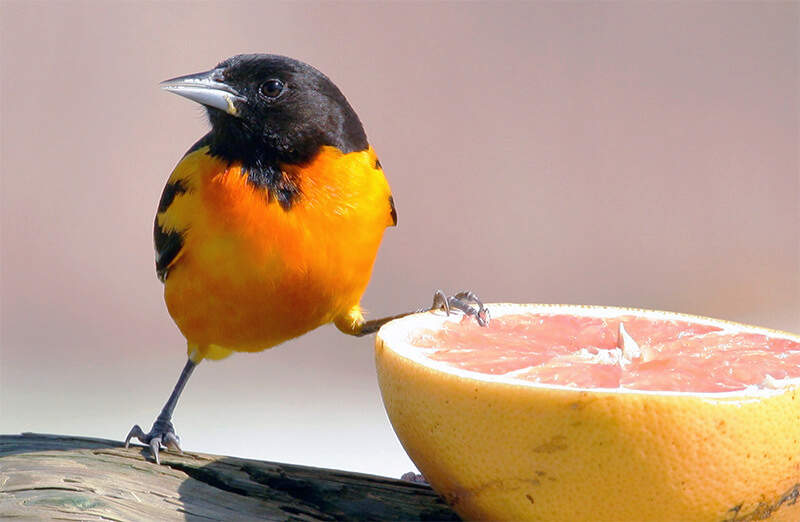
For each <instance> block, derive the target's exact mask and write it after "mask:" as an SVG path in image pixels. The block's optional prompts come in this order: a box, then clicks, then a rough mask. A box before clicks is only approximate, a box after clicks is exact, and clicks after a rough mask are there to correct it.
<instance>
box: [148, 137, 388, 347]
mask: <svg viewBox="0 0 800 522" xmlns="http://www.w3.org/2000/svg"><path fill="white" fill-rule="evenodd" d="M375 163H376V158H375V153H374V151H373V150H372V149H371V148H370V149H369V150H367V151H362V152H353V153H350V154H342V153H341V152H340V151H338V150H337V149H335V148H332V147H325V148H323V150H322V151H321V152H320V154H319V155H318V156H317V157H316V158H315V159H314V160H313V162H312V163H311V164H310V165H307V166H305V167H296V166H287V167H286V168H285V171H286V172H287V174H288V175H289V176H290V177H291V178H293V179H296V180H297V182H298V184H299V187H300V192H301V196H300V197H299V199H297V200H296V201H295V202H294V203H293V205H292V206H291V208H290V209H288V210H285V209H284V208H283V207H281V206H280V205H279V204H278V203H277V202H276V201H275V200H274V199H271V198H270V197H269V194H268V192H267V190H266V189H261V188H254V187H253V186H252V185H250V184H248V183H247V180H246V177H245V175H243V174H242V171H241V168H240V166H239V165H235V164H234V165H230V166H228V165H227V164H226V163H223V162H221V161H219V160H217V159H214V158H212V157H210V156H208V155H207V154H206V149H200V150H199V151H196V152H193V153H191V154H190V155H188V156H187V157H186V158H185V159H184V160H183V161H182V162H181V165H179V166H178V168H176V171H175V173H173V176H172V178H171V180H174V179H182V180H183V183H184V185H187V186H188V188H189V190H187V191H186V192H185V193H183V194H181V195H180V197H178V198H176V199H175V201H174V202H173V203H172V205H170V208H169V209H168V211H167V212H165V213H164V215H163V216H162V215H159V223H160V224H161V225H162V226H166V227H167V228H171V229H175V230H185V233H184V245H183V250H182V251H181V253H180V254H179V256H178V257H177V259H176V262H175V263H174V265H173V266H171V267H170V270H169V275H168V277H167V280H166V283H165V299H166V302H167V307H168V309H169V312H170V314H171V315H172V317H173V319H174V320H175V322H176V323H177V325H178V327H179V328H180V330H181V331H182V332H183V334H184V335H185V336H186V339H187V341H188V342H189V345H190V348H191V347H192V346H195V347H197V348H198V349H200V350H201V352H202V351H203V350H204V347H207V346H211V345H214V346H217V347H221V348H223V349H226V350H223V352H225V351H227V350H235V351H259V350H263V349H265V348H269V347H271V346H274V345H276V344H278V343H280V342H283V341H285V340H287V339H290V338H292V337H296V336H298V335H301V334H303V333H305V332H307V331H309V330H311V329H313V328H316V327H317V326H320V325H322V324H325V323H327V322H330V321H332V320H334V319H336V318H337V317H339V316H341V315H344V314H347V313H348V311H349V310H351V309H352V308H353V307H356V306H358V304H359V301H360V299H361V295H362V294H363V293H364V290H365V289H366V286H367V283H368V282H369V278H370V275H371V273H372V266H373V264H374V261H375V256H376V254H377V251H378V246H379V245H380V241H381V239H382V237H383V231H384V229H385V228H386V227H387V226H389V225H391V224H392V217H391V208H390V203H389V196H390V190H389V186H388V183H387V182H386V179H385V177H384V176H383V172H382V171H381V170H380V169H376V168H375ZM223 355H224V354H223Z"/></svg>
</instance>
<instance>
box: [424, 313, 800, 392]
mask: <svg viewBox="0 0 800 522" xmlns="http://www.w3.org/2000/svg"><path fill="white" fill-rule="evenodd" d="M411 341H412V344H413V345H415V346H417V347H420V348H426V349H428V353H427V354H426V357H427V358H428V359H430V360H432V361H438V362H441V363H445V364H449V365H452V366H453V367H456V368H459V369H462V370H465V371H468V372H476V373H483V374H490V375H497V376H503V377H507V378H509V379H513V380H521V381H530V382H535V383H540V384H552V385H563V386H569V387H578V388H626V389H630V390H642V391H644V390H650V391H677V392H692V393H702V392H725V391H736V390H744V389H746V388H748V387H752V386H756V387H761V388H776V387H781V388H782V387H784V384H785V381H786V380H788V379H796V378H800V343H798V342H796V341H792V340H790V339H784V338H780V337H768V336H766V335H764V334H761V333H749V332H743V331H742V328H741V326H740V325H734V326H726V325H725V324H722V325H712V324H704V323H697V322H689V321H685V320H679V319H659V318H650V317H641V316H634V315H617V316H609V317H581V316H576V315H567V314H542V313H539V314H524V315H523V314H513V315H504V316H501V317H498V318H496V319H494V320H493V321H491V323H490V324H489V326H488V327H486V328H481V327H480V326H478V325H477V324H476V323H475V321H472V320H470V319H469V318H465V319H464V320H462V321H459V322H447V323H445V324H444V325H443V326H442V328H440V329H438V330H436V331H433V330H423V331H421V332H418V333H417V334H416V335H415V336H414V338H413V339H412V340H411Z"/></svg>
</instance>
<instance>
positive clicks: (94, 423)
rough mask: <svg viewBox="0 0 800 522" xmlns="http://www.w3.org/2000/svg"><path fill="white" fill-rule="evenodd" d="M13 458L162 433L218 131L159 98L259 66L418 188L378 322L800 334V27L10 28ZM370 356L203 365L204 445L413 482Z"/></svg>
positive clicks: (318, 12) (1, 387)
mask: <svg viewBox="0 0 800 522" xmlns="http://www.w3.org/2000/svg"><path fill="white" fill-rule="evenodd" d="M0 11H1V13H0V14H1V15H2V16H0V20H1V22H0V24H2V25H1V26H0V34H2V51H1V52H2V54H0V56H1V61H0V65H1V67H2V108H1V110H2V114H1V117H2V238H1V240H2V287H1V288H0V291H1V293H2V312H1V313H2V315H0V319H1V321H0V326H1V327H2V334H1V335H2V337H0V340H1V343H0V432H6V433H9V432H10V433H13V432H21V431H40V432H58V433H73V434H83V435H91V436H101V437H110V438H116V439H119V438H121V437H123V436H124V435H125V434H126V433H127V431H128V429H129V428H130V426H131V425H132V424H133V423H134V422H136V423H140V424H142V425H145V424H146V425H147V427H148V428H149V426H150V423H152V421H153V419H154V417H155V415H156V414H157V412H158V410H159V409H160V407H161V405H162V404H163V401H164V400H165V399H166V397H167V395H168V393H169V391H170V389H171V387H172V385H173V383H174V381H175V379H176V377H177V375H178V372H179V371H180V368H181V367H182V365H183V363H184V360H185V348H184V342H183V339H182V337H181V335H180V333H179V332H178V331H177V329H176V328H175V327H174V325H173V323H172V322H171V320H170V318H169V316H168V315H167V313H166V309H165V307H164V304H163V300H162V295H161V294H162V287H161V284H160V283H159V282H158V281H157V280H156V277H155V274H154V266H153V263H154V262H153V251H152V220H153V215H154V212H155V208H156V204H157V201H158V198H159V195H160V192H161V189H162V187H163V184H164V182H165V180H166V178H167V176H168V175H169V173H170V170H171V169H172V167H173V166H174V165H175V163H176V162H177V161H178V159H179V158H180V157H181V155H182V154H183V152H184V151H185V150H186V149H187V148H188V147H189V146H190V145H191V144H192V143H193V142H194V141H195V140H196V139H197V138H199V137H200V136H201V135H202V134H204V133H205V132H206V129H207V123H206V122H205V120H204V116H203V112H202V110H201V109H199V108H198V107H197V106H195V105H194V104H192V103H190V102H188V101H186V100H183V99H180V98H178V97H176V96H172V95H170V94H167V93H165V92H162V91H160V90H159V88H158V82H159V81H161V80H164V79H166V78H170V77H173V76H176V75H180V74H186V73H193V72H198V71H201V70H206V69H208V68H210V67H212V66H213V65H215V64H216V63H217V62H218V61H219V60H221V59H223V58H226V57H228V56H230V55H233V54H236V53H240V52H273V53H280V54H287V55H291V56H293V57H296V58H299V59H302V60H304V61H307V62H309V63H311V64H313V65H315V66H317V67H318V68H319V69H321V70H322V71H324V72H325V73H327V74H328V75H329V76H330V77H331V78H332V79H333V80H334V81H335V82H336V83H337V84H338V85H339V86H340V88H341V89H342V90H343V92H344V93H345V94H346V96H347V97H348V98H349V100H350V101H351V103H352V104H353V106H354V107H355V108H356V110H357V112H358V113H359V115H360V116H361V118H362V120H363V122H364V124H365V127H366V130H367V133H368V135H369V137H370V141H371V143H372V144H373V145H374V146H375V148H376V150H377V151H378V153H379V155H380V159H381V162H382V163H383V165H384V168H385V171H386V174H387V176H388V177H389V181H390V183H391V185H392V187H393V190H394V195H395V201H396V202H397V209H398V214H399V227H398V228H396V229H390V230H389V231H388V232H387V234H386V236H385V240H384V244H383V247H382V249H381V252H380V255H379V258H378V261H377V264H376V267H375V272H374V275H373V279H372V283H371V284H370V287H369V289H368V290H367V293H366V295H365V297H364V305H365V307H366V308H367V309H368V310H370V311H371V312H372V315H373V316H378V315H381V314H384V313H386V314H388V313H396V312H399V311H403V310H406V309H409V308H415V307H419V306H422V305H424V304H427V303H429V301H430V298H431V295H432V292H433V290H434V289H435V288H443V289H446V290H448V291H455V290H458V289H460V288H464V287H469V288H472V289H474V290H476V291H478V292H479V293H480V294H481V295H482V296H483V297H484V298H485V299H486V300H489V301H517V302H559V303H584V304H611V305H627V306H637V307H645V308H657V309H667V310H675V311H681V312H688V313H695V314H702V315H709V316H715V317H721V318H726V319H731V320H736V321H743V322H748V323H755V324H760V325H765V326H771V327H775V328H780V329H786V330H793V331H798V330H800V187H799V185H798V181H799V180H798V171H799V169H798V161H799V158H798V150H799V148H798V144H799V142H800V136H799V131H798V122H799V121H800V103H799V101H798V93H799V92H800V84H799V81H798V78H799V77H800V64H799V62H800V51H798V49H800V6H798V4H797V3H786V4H778V3H757V4H745V3H706V2H704V3H698V4H694V3H683V4H682V3H670V4H652V3H647V4H630V3H567V4H561V3H553V4H494V3H492V4H457V5H456V4H435V5H426V4H393V5H383V4H321V5H318V4H306V3H297V4H294V3H283V4H265V3H261V2H254V3H238V4H230V3H208V4H194V3H192V4H189V3H177V2H175V3H167V4H157V3H143V2H142V3H101V2H58V3H57V2H49V3H34V2H10V1H7V0H6V1H3V2H2V3H0ZM372 342H373V341H372V339H371V338H367V339H354V338H349V337H346V336H344V335H341V334H340V333H338V332H337V331H336V330H335V328H333V327H330V326H328V327H324V328H321V329H319V330H318V331H315V332H313V333H311V334H309V335H306V336H305V337H303V338H301V339H298V340H295V341H291V342H289V343H287V344H285V345H283V346H280V347H278V348H276V349H273V350H271V351H268V352H264V353H260V354H256V355H246V354H242V355H235V356H234V357H231V358H229V359H227V360H225V361H223V362H221V363H204V364H203V365H202V366H201V367H200V368H199V369H198V371H197V372H196V373H195V375H194V377H193V378H192V380H191V381H190V382H189V385H188V387H187V390H186V392H185V394H184V397H183V399H182V401H181V404H180V405H179V407H178V410H177V414H176V416H175V422H176V425H177V428H178V432H179V433H180V434H181V435H182V437H183V440H184V445H185V447H186V448H187V449H190V450H197V451H206V452H213V453H223V454H229V455H239V456H250V457H258V458H264V459H271V460H278V461H284V462H297V463H307V464H314V465H319V466H329V467H337V468H345V469H351V470H359V471H367V472H374V473H379V474H386V475H399V474H401V473H402V472H404V471H408V470H409V469H411V466H412V465H411V463H410V461H408V459H407V457H406V456H405V454H404V452H403V450H402V448H401V447H400V445H399V443H397V441H396V439H395V437H394V434H393V432H392V430H391V427H390V425H389V424H388V421H387V420H386V417H385V413H384V411H383V406H382V404H381V400H380V395H379V392H378V388H377V384H376V379H375V373H374V367H373V360H372Z"/></svg>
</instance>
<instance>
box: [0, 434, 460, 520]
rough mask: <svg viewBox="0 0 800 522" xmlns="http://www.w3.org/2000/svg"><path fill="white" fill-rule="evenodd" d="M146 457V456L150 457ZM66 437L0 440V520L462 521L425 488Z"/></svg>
mask: <svg viewBox="0 0 800 522" xmlns="http://www.w3.org/2000/svg"><path fill="white" fill-rule="evenodd" d="M146 457H147V458H146ZM161 462H162V465H161V466H158V465H156V464H155V463H154V462H153V461H152V460H151V459H150V458H149V456H147V452H146V451H145V448H144V447H142V446H136V447H131V448H130V449H125V448H124V447H122V443H120V442H117V441H112V440H104V439H91V438H83V437H69V436H63V435H41V434H32V433H24V434H22V435H0V518H3V519H5V518H23V519H35V520H45V519H46V520H54V519H58V520H243V519H269V520H298V521H300V520H458V517H457V516H456V515H455V513H453V512H452V511H451V510H450V509H449V508H448V507H447V506H446V505H445V504H444V503H443V502H442V501H441V500H440V499H439V497H438V496H437V495H436V494H435V493H434V492H433V490H431V489H430V487H428V486H427V485H423V484H415V483H412V482H407V481H403V480H396V479H391V478H385V477H377V476H372V475H365V474H360V473H349V472H346V471H335V470H329V469H320V468H312V467H306V466H295V465H290V464H277V463H274V462H262V461H256V460H248V459H239V458H234V457H220V456H214V455H203V454H200V453H186V454H184V455H178V454H175V453H173V452H163V453H162V454H161Z"/></svg>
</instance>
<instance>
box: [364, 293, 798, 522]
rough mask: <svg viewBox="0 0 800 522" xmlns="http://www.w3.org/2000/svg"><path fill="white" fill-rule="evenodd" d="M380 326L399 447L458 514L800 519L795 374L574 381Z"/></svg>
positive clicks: (438, 317) (569, 309)
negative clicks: (676, 384)
mask: <svg viewBox="0 0 800 522" xmlns="http://www.w3.org/2000/svg"><path fill="white" fill-rule="evenodd" d="M490 309H491V313H492V317H500V316H501V315H503V314H507V313H570V314H580V313H584V314H585V315H590V316H593V317H597V316H601V315H602V314H607V315H608V316H614V315H619V314H621V313H634V314H637V315H638V314H643V315H646V316H649V317H656V318H661V319H663V318H670V319H683V320H688V321H691V322H706V323H707V324H711V325H714V326H719V327H726V328H731V329H737V331H738V330H741V329H746V330H747V331H755V332H760V333H765V334H766V335H769V336H778V337H782V338H786V339H790V340H797V339H798V336H796V335H792V334H789V333H786V332H777V331H774V330H769V329H764V328H756V327H749V326H744V325H738V324H736V323H729V322H726V321H720V320H716V319H710V318H701V317H694V316H690V315H684V314H673V313H667V312H654V311H640V310H635V309H626V308H611V307H603V308H600V307H580V306H565V305H491V306H490ZM460 319H461V318H460V317H458V316H451V317H444V316H443V314H438V313H427V314H422V315H417V316H414V317H412V318H406V319H401V320H398V321H394V322H392V323H389V324H388V325H386V326H384V327H383V328H382V329H381V331H380V332H379V334H378V337H377V339H376V365H377V370H378V379H379V384H380V388H381V393H382V395H383V399H384V405H385V407H386V411H387V413H388V415H389V418H390V420H391V422H392V425H393V427H394V429H395V431H396V433H397V435H398V438H399V439H400V441H401V443H402V444H403V447H404V448H405V449H406V451H407V452H408V454H409V456H410V457H411V459H412V460H413V461H414V462H415V463H416V465H417V467H418V468H419V469H420V471H421V472H422V473H423V474H424V476H425V477H426V479H427V480H428V481H429V482H430V484H431V485H432V486H433V487H434V489H435V490H436V491H437V492H439V493H440V494H441V495H442V496H443V497H444V498H445V500H446V501H447V502H448V503H450V504H451V506H452V507H453V508H454V509H455V510H456V511H457V512H458V513H459V514H460V515H461V516H462V517H464V518H465V519H481V520H551V521H558V520H569V521H581V520H584V521H597V520H631V521H636V520H647V521H653V522H655V521H672V520H681V521H687V522H688V521H703V520H709V521H710V520H717V521H721V520H731V521H732V520H737V521H738V520H764V519H768V520H772V521H784V520H785V521H794V522H796V521H797V520H800V501H798V500H799V499H800V388H799V387H798V386H797V384H796V383H795V382H791V383H789V382H784V383H778V385H777V389H763V388H756V387H753V388H748V389H746V390H741V391H735V392H713V393H687V392H652V391H636V390H628V389H618V388H609V389H576V388H573V387H566V386H557V385H542V384H539V383H532V382H529V381H517V380H514V379H509V378H507V377H504V376H491V375H484V374H479V373H476V372H469V371H464V370H461V369H457V368H452V367H449V366H447V365H446V364H438V363H437V362H436V361H431V360H429V359H426V358H425V357H424V356H419V355H415V352H417V351H419V349H418V348H413V349H412V348H411V347H410V346H408V342H409V340H410V339H411V337H410V336H411V334H412V333H413V331H416V330H418V329H422V328H436V327H437V325H441V324H443V321H458V320H460Z"/></svg>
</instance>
